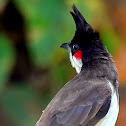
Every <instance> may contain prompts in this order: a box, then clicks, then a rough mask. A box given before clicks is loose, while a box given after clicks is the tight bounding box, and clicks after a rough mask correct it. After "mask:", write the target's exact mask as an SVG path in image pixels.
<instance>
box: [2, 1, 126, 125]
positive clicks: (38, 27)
mask: <svg viewBox="0 0 126 126" xmlns="http://www.w3.org/2000/svg"><path fill="white" fill-rule="evenodd" d="M73 3H75V4H76V6H77V7H78V9H79V10H80V11H81V12H82V13H83V15H84V16H85V18H86V19H87V21H88V22H89V23H90V24H91V25H92V26H93V27H94V28H95V29H97V30H98V31H100V34H101V38H102V40H103V41H104V43H105V45H106V46H107V48H108V50H109V51H110V53H111V54H112V56H113V59H114V61H115V64H116V66H117V68H118V72H119V80H120V87H119V91H120V113H119V117H118V121H117V124H116V126H125V125H126V124H125V123H126V115H125V113H126V107H125V106H126V1H125V0H95V1H94V0H69V1H68V0H0V125H1V126H34V125H35V123H36V122H37V120H38V119H39V117H40V115H41V113H42V110H43V109H44V108H45V107H46V105H47V104H48V103H49V101H50V100H51V99H52V98H53V97H54V95H55V94H56V93H57V92H58V90H59V89H60V88H61V87H62V86H63V85H64V84H65V83H66V82H67V81H69V80H70V79H72V78H73V77H74V76H75V75H76V72H75V70H74V69H73V68H72V67H71V65H70V62H69V57H68V53H67V51H65V50H63V49H59V48H58V46H59V45H60V44H62V43H64V42H68V41H70V40H71V39H72V37H73V35H74V33H75V24H74V21H73V19H72V16H71V15H70V13H69V12H70V11H71V10H72V9H71V6H72V4H73Z"/></svg>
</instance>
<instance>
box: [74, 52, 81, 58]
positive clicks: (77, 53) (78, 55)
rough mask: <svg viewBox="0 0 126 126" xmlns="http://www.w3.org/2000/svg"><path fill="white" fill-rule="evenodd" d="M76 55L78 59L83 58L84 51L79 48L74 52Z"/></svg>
mask: <svg viewBox="0 0 126 126" xmlns="http://www.w3.org/2000/svg"><path fill="white" fill-rule="evenodd" d="M74 56H75V58H76V59H78V60H80V59H82V51H81V50H77V51H76V52H75V53H74Z"/></svg>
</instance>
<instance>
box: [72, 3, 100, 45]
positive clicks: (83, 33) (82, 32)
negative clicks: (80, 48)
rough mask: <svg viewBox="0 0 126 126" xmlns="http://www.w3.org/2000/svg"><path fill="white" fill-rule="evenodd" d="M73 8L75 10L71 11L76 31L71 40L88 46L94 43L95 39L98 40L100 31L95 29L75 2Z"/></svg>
mask: <svg viewBox="0 0 126 126" xmlns="http://www.w3.org/2000/svg"><path fill="white" fill-rule="evenodd" d="M72 8H73V12H70V13H71V15H72V17H73V19H74V21H75V24H76V33H75V36H74V38H73V40H72V41H71V42H72V43H78V44H80V45H86V46H87V45H89V44H92V42H94V41H95V40H98V39H99V33H98V32H96V31H94V30H93V28H92V27H91V25H90V24H88V23H87V21H86V19H85V18H84V17H83V15H82V14H81V13H80V12H79V10H78V9H77V7H76V6H75V4H73V6H72ZM72 43H71V44H72ZM95 44H96V43H95Z"/></svg>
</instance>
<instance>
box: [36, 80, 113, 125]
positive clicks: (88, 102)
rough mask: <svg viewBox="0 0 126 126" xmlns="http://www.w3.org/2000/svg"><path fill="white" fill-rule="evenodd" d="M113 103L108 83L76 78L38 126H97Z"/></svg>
mask: <svg viewBox="0 0 126 126" xmlns="http://www.w3.org/2000/svg"><path fill="white" fill-rule="evenodd" d="M78 82H79V83H78ZM75 83H77V84H75ZM110 99H111V90H110V88H109V87H108V84H107V82H106V81H105V80H100V81H99V80H92V81H82V80H80V81H79V80H78V78H75V79H73V81H70V83H68V84H66V85H65V86H64V88H62V89H61V90H60V91H59V92H58V94H57V95H56V96H55V97H54V99H53V100H52V101H51V103H50V104H49V105H48V106H47V108H46V109H45V111H44V113H43V115H42V117H41V118H40V120H39V121H38V123H37V125H36V126H78V125H80V126H94V125H95V124H96V123H97V122H98V121H99V120H100V119H101V118H103V117H104V116H105V115H106V113H107V112H108V109H109V106H110V102H111V100H110Z"/></svg>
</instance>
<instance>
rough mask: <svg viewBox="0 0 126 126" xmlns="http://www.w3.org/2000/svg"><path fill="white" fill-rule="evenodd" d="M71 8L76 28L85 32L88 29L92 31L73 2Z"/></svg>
mask: <svg viewBox="0 0 126 126" xmlns="http://www.w3.org/2000/svg"><path fill="white" fill-rule="evenodd" d="M72 8H73V10H74V12H70V13H71V15H72V16H73V19H74V21H75V24H76V30H77V31H85V32H88V31H89V30H91V31H92V27H91V26H90V25H89V24H88V23H87V21H86V20H85V18H84V17H83V15H82V14H81V13H80V12H79V11H78V9H77V8H76V6H75V4H73V6H72Z"/></svg>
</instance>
